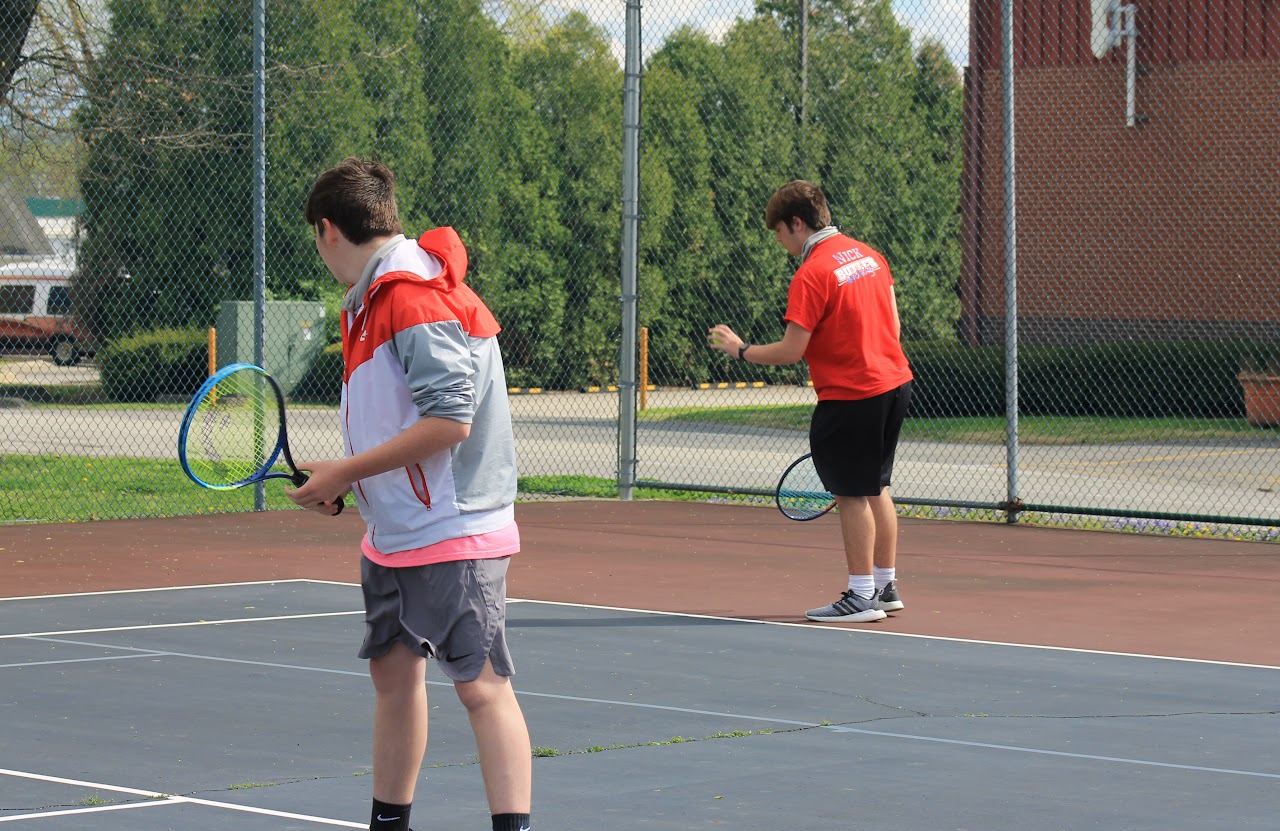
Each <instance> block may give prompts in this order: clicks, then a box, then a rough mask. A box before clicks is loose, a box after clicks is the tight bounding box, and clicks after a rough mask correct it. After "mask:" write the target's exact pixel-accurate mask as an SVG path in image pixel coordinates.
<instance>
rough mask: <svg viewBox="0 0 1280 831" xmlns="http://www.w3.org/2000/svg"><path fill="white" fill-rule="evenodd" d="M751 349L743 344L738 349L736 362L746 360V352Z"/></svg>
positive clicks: (749, 345)
mask: <svg viewBox="0 0 1280 831" xmlns="http://www.w3.org/2000/svg"><path fill="white" fill-rule="evenodd" d="M750 348H751V344H749V343H744V344H742V346H739V347H738V360H740V361H745V360H746V359H747V350H748V349H750Z"/></svg>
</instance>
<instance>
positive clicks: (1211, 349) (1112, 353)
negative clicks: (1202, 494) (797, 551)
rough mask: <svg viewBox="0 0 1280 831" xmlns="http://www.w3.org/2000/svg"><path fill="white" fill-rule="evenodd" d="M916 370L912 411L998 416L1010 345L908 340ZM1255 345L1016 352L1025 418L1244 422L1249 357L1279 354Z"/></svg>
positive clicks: (1139, 344) (1151, 344)
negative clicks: (1243, 384)
mask: <svg viewBox="0 0 1280 831" xmlns="http://www.w3.org/2000/svg"><path fill="white" fill-rule="evenodd" d="M905 349H906V351H907V356H908V358H910V360H911V364H912V367H913V369H914V371H915V375H916V382H915V384H914V385H913V395H912V405H911V412H912V415H915V416H921V417H926V418H927V417H945V416H970V415H1000V414H1002V413H1003V412H1004V406H1005V404H1004V401H1005V384H1004V372H1005V370H1004V349H1003V347H981V348H976V349H975V348H968V347H964V346H960V345H958V344H937V343H929V344H908V345H907V346H906V347H905ZM1273 351H1274V350H1273V349H1272V348H1270V347H1266V346H1261V347H1260V346H1259V344H1257V343H1253V342H1248V341H1158V342H1157V341H1135V342H1130V343H1118V344H1103V345H1089V346H1029V347H1022V348H1020V349H1019V350H1018V370H1019V374H1018V399H1019V404H1020V408H1019V409H1020V412H1021V413H1022V414H1024V415H1063V416H1075V415H1110V416H1129V417H1143V416H1146V417H1158V416H1187V417H1205V418H1240V417H1243V415H1244V394H1243V393H1242V392H1241V389H1240V384H1239V381H1238V380H1237V378H1236V376H1237V374H1238V373H1239V371H1240V367H1241V365H1242V362H1243V360H1244V356H1245V355H1259V354H1266V355H1269V354H1272V353H1273Z"/></svg>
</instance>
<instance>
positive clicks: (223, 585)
mask: <svg viewBox="0 0 1280 831" xmlns="http://www.w3.org/2000/svg"><path fill="white" fill-rule="evenodd" d="M275 583H332V584H333V585H336V586H358V585H360V584H359V583H337V582H334V581H332V580H309V579H307V578H305V577H290V578H288V579H283V580H247V581H245V582H243V583H205V584H203V585H200V584H197V585H191V586H156V587H153V588H148V589H112V590H110V591H100V592H69V593H67V594H28V595H24V596H22V597H0V603H4V602H5V601H6V600H47V599H50V598H55V597H99V596H101V595H106V594H144V593H146V592H176V591H187V590H189V589H224V588H235V587H237V586H270V585H273V584H275Z"/></svg>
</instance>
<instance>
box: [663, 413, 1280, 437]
mask: <svg viewBox="0 0 1280 831" xmlns="http://www.w3.org/2000/svg"><path fill="white" fill-rule="evenodd" d="M812 414H813V406H812V405H811V404H784V405H776V404H775V405H759V406H747V407H663V408H658V409H651V410H643V411H641V412H640V413H639V418H640V420H641V421H648V422H686V423H693V424H724V425H733V426H740V427H766V428H773V429H780V430H808V429H809V417H810V416H811V415H812ZM1274 435H1275V431H1274V430H1265V429H1261V428H1258V427H1253V426H1251V425H1250V424H1249V423H1248V422H1247V421H1245V420H1244V419H1242V418H1239V419H1229V418H1224V419H1212V418H1173V417H1162V418H1139V417H1133V418H1121V417H1118V416H1023V417H1021V418H1019V419H1018V438H1019V441H1020V442H1021V443H1023V444H1038V445H1048V444H1081V445H1085V444H1120V443H1123V442H1146V443H1158V442H1186V441H1208V440H1231V439H1249V438H1267V437H1270V436H1274ZM902 438H904V439H910V440H916V441H939V442H951V443H956V444H1004V442H1005V423H1004V418H1003V417H1002V416H972V417H968V418H919V417H914V416H913V417H909V418H907V420H906V422H905V423H904V424H903V425H902Z"/></svg>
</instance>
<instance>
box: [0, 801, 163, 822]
mask: <svg viewBox="0 0 1280 831" xmlns="http://www.w3.org/2000/svg"><path fill="white" fill-rule="evenodd" d="M175 801H176V800H172V799H156V800H150V801H147V802H130V803H127V804H125V805H96V806H94V807H92V808H72V809H70V810H66V811H37V812H35V813H31V814H11V815H9V816H4V817H0V822H17V821H18V820H20V819H44V818H45V817H65V816H68V815H71V814H94V813H98V812H100V811H128V810H132V809H134V808H151V807H152V806H155V805H172V804H174V802H175Z"/></svg>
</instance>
